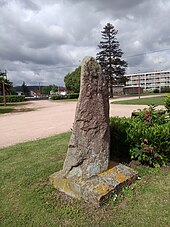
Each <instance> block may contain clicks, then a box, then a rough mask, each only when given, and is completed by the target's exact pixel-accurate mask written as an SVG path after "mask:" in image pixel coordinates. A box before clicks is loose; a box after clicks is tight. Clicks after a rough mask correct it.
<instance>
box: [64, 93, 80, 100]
mask: <svg viewBox="0 0 170 227" xmlns="http://www.w3.org/2000/svg"><path fill="white" fill-rule="evenodd" d="M66 97H67V98H68V99H78V97H79V93H69V94H67V95H66Z"/></svg>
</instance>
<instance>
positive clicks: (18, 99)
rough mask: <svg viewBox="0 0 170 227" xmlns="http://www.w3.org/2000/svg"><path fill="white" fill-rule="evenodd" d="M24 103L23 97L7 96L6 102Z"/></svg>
mask: <svg viewBox="0 0 170 227" xmlns="http://www.w3.org/2000/svg"><path fill="white" fill-rule="evenodd" d="M23 101H25V96H24V95H7V96H6V102H23ZM3 102H4V97H3V96H0V103H3Z"/></svg>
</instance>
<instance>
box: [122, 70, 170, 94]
mask: <svg viewBox="0 0 170 227" xmlns="http://www.w3.org/2000/svg"><path fill="white" fill-rule="evenodd" d="M125 76H127V78H128V79H129V81H128V82H127V83H126V85H127V86H133V87H137V86H139V84H140V87H141V88H143V89H144V90H145V91H147V90H154V89H159V90H161V88H167V87H168V88H170V71H160V72H147V73H134V74H128V75H125Z"/></svg>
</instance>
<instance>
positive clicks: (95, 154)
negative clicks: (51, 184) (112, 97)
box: [62, 57, 110, 179]
mask: <svg viewBox="0 0 170 227" xmlns="http://www.w3.org/2000/svg"><path fill="white" fill-rule="evenodd" d="M108 92H109V91H108V84H107V80H106V77H105V76H104V75H102V71H101V67H100V65H99V64H98V63H97V62H96V60H95V59H94V58H93V57H85V58H84V59H83V63H82V66H81V85H80V95H79V100H78V103H77V108H76V114H75V120H74V125H73V131H72V136H71V139H70V142H69V146H68V151H67V156H66V159H65V162H64V166H63V171H62V172H63V175H64V176H65V177H67V178H68V177H74V176H77V177H82V178H83V179H88V178H90V177H92V176H94V175H96V174H98V173H101V172H103V171H105V170H107V169H108V162H109V150H110V148H109V145H110V132H109V93H108Z"/></svg>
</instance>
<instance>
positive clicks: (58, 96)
mask: <svg viewBox="0 0 170 227" xmlns="http://www.w3.org/2000/svg"><path fill="white" fill-rule="evenodd" d="M50 98H51V99H52V100H61V99H67V97H66V95H60V94H58V95H51V96H50Z"/></svg>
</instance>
